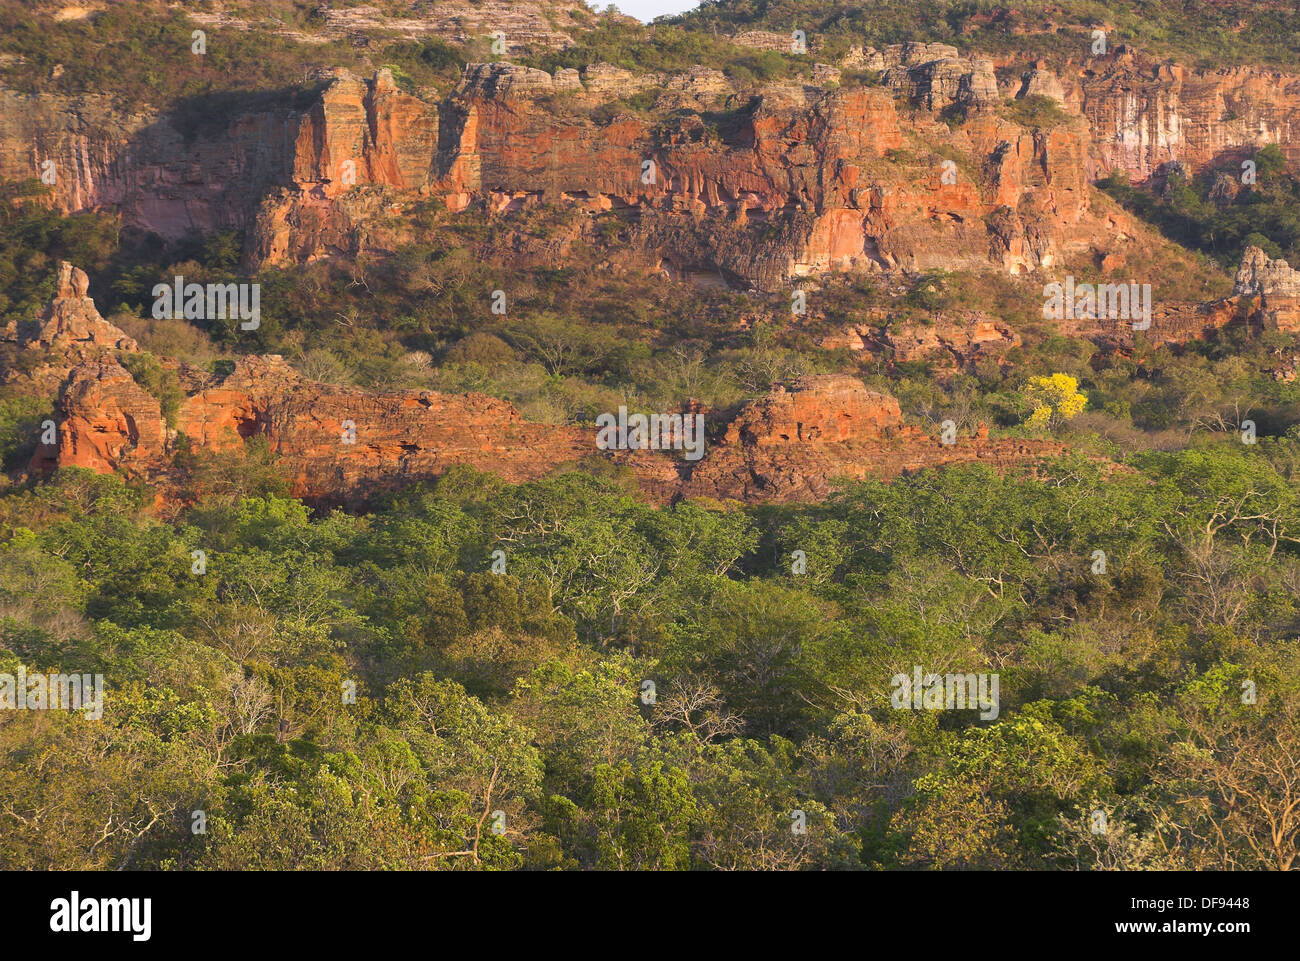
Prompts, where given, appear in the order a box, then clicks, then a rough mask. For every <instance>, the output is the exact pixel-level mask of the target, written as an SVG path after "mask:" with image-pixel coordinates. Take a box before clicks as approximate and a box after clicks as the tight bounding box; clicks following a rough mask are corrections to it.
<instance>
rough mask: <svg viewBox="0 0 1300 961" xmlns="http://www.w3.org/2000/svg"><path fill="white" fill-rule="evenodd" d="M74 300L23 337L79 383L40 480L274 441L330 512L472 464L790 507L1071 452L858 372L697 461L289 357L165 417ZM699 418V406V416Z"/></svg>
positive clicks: (782, 393)
mask: <svg viewBox="0 0 1300 961" xmlns="http://www.w3.org/2000/svg"><path fill="white" fill-rule="evenodd" d="M58 293H59V295H60V296H58V297H57V298H56V299H55V301H54V303H53V304H52V305H51V307H50V309H49V310H48V311H46V314H51V315H57V316H61V317H63V318H64V320H63V322H62V323H61V325H60V326H59V327H58V329H57V331H56V332H55V335H54V336H49V335H50V333H51V329H52V328H51V323H52V322H47V323H45V324H43V325H32V326H31V327H25V328H23V331H22V333H21V334H19V335H18V342H19V346H20V347H22V348H23V349H27V350H33V351H42V352H43V353H44V354H46V355H48V361H49V363H48V366H49V367H50V369H52V370H53V369H62V370H63V371H65V372H66V376H65V378H64V380H63V383H62V385H61V386H60V388H59V390H58V401H57V404H56V409H55V416H54V420H55V423H56V425H57V443H54V444H48V443H42V444H40V445H39V446H38V447H37V450H36V453H35V455H34V457H33V459H32V462H31V465H30V471H31V473H33V474H36V475H44V474H48V473H49V472H51V471H53V470H55V469H57V468H60V467H83V468H89V469H91V470H95V471H99V472H104V473H108V472H118V473H121V474H124V475H126V476H128V477H131V478H136V479H148V480H149V481H151V482H152V483H154V484H155V485H156V486H157V487H158V488H159V489H160V490H162V491H164V492H166V491H168V490H171V489H172V488H173V487H175V486H177V485H179V484H181V483H182V482H183V480H184V476H185V469H186V468H185V467H184V466H182V465H180V464H178V463H177V462H176V455H177V454H178V453H180V452H181V451H182V450H184V451H186V452H187V454H188V457H187V459H186V460H187V462H188V461H192V459H193V458H194V457H198V458H218V459H222V458H225V459H233V460H240V459H242V458H244V457H245V456H246V446H245V444H246V441H248V440H249V439H250V438H254V437H262V438H265V441H266V444H267V446H268V448H269V450H270V451H271V453H272V455H273V456H274V457H275V460H276V462H277V463H278V465H279V467H280V468H281V470H282V471H283V473H284V474H285V475H286V476H287V477H288V479H289V481H290V484H291V488H292V490H293V493H294V494H295V495H297V496H299V497H302V498H304V499H307V500H310V501H313V502H316V503H322V504H344V505H349V506H359V505H361V504H363V503H364V502H365V501H367V500H368V499H369V498H371V497H372V496H374V495H375V494H376V493H377V492H380V491H383V490H390V489H393V488H397V487H401V486H403V485H406V484H410V483H412V482H415V481H419V480H426V479H429V478H433V477H437V476H439V475H441V474H442V473H444V472H445V471H446V470H447V469H448V468H449V467H451V466H452V465H456V464H466V465H470V466H472V467H475V468H477V469H479V470H484V471H490V472H493V473H495V474H498V475H500V476H502V477H504V478H505V479H507V480H509V481H514V482H518V481H526V480H533V479H537V478H539V477H542V476H545V475H546V474H548V473H550V472H551V471H552V470H554V469H555V468H557V467H559V466H561V465H564V464H572V463H574V462H577V461H581V460H583V459H586V458H605V459H608V460H610V461H613V462H614V463H617V464H623V465H626V466H627V467H629V468H630V469H631V470H632V471H633V472H634V474H635V475H636V476H637V479H638V481H639V483H640V485H641V487H642V490H643V491H644V492H645V494H646V496H647V497H648V498H650V499H652V500H656V501H661V502H663V501H669V500H672V499H675V498H677V497H681V496H706V497H713V498H734V499H738V500H746V501H788V500H809V499H815V498H819V497H822V496H824V495H825V494H826V492H827V491H829V490H830V487H831V484H832V482H833V480H834V479H835V478H836V477H841V476H844V477H859V478H860V477H866V476H880V477H892V476H895V475H897V474H898V473H899V472H901V471H905V470H912V469H917V468H921V467H926V466H934V465H939V464H945V463H951V462H954V461H963V460H973V459H977V460H985V461H987V462H989V463H993V464H995V465H996V466H998V467H1000V468H1006V467H1010V466H1012V465H1013V464H1015V463H1017V462H1020V461H1024V460H1032V459H1034V458H1036V457H1040V456H1042V455H1044V454H1046V453H1051V452H1052V451H1054V450H1056V449H1057V448H1055V447H1054V445H1051V444H1041V443H1029V442H1000V441H990V440H989V439H988V438H987V434H986V433H984V434H982V435H977V436H976V437H973V438H970V437H967V438H960V439H957V440H956V442H955V443H953V444H941V443H939V442H938V441H936V440H934V439H933V438H930V437H928V436H926V435H925V434H924V433H923V432H922V431H920V430H919V429H918V428H916V427H911V426H908V425H905V424H904V423H903V419H902V414H901V412H900V410H899V406H898V401H897V400H895V399H894V398H892V397H889V396H887V395H884V394H879V393H874V392H871V391H868V390H867V389H866V388H865V387H864V386H863V385H862V383H861V382H860V381H858V380H857V379H855V378H852V377H847V376H842V375H825V376H818V377H806V378H802V379H800V380H797V381H794V382H792V383H790V384H785V385H781V386H778V387H776V388H774V389H773V390H772V392H771V393H770V394H769V395H768V396H767V397H764V398H761V399H759V400H757V401H754V402H753V403H751V404H749V405H748V406H746V407H745V408H743V409H742V410H741V411H740V412H739V413H738V414H736V416H735V417H734V418H732V419H731V420H730V421H729V422H727V423H725V425H718V426H719V427H720V428H721V429H720V430H716V431H714V432H713V433H714V434H715V435H717V436H718V438H719V439H718V440H717V441H716V442H710V443H708V444H706V446H705V449H704V456H703V459H695V460H692V459H690V458H686V457H684V456H682V453H681V452H680V451H670V450H664V449H659V450H655V449H644V448H643V449H606V448H605V447H603V446H601V445H599V444H598V443H597V441H598V434H597V431H596V429H595V428H594V427H577V426H556V425H550V424H538V423H531V422H529V421H526V420H525V419H524V418H523V417H522V416H521V415H520V414H519V412H518V411H517V410H516V409H515V408H514V407H513V406H512V405H510V404H509V403H506V402H505V401H502V400H499V399H496V398H493V397H488V396H484V395H479V394H455V395H452V394H441V393H436V392H433V391H423V390H399V391H385V392H370V391H365V390H360V389H357V388H351V387H338V386H331V385H327V384H320V383H314V382H312V381H308V380H306V379H305V378H303V377H302V376H300V375H299V374H298V373H297V372H296V371H295V370H294V369H293V368H292V367H291V366H290V365H289V364H287V363H286V362H285V361H284V360H283V358H281V357H279V356H275V355H272V356H266V357H244V358H241V359H239V360H238V361H237V362H236V363H235V364H234V365H233V369H230V370H226V371H224V372H221V373H213V372H211V371H207V370H202V369H199V368H196V367H192V366H189V365H186V364H177V363H172V362H168V361H164V362H163V363H164V364H165V366H166V367H167V368H168V369H169V370H170V372H171V373H172V374H174V375H175V380H176V382H177V384H178V385H179V387H180V388H181V392H182V393H183V397H181V398H180V399H179V400H178V402H176V403H174V404H173V405H172V408H171V409H170V410H168V411H167V412H166V413H164V410H163V403H162V401H161V400H160V399H159V398H158V397H157V396H155V395H154V394H153V393H151V392H150V391H149V390H148V389H146V387H145V386H144V385H143V384H141V383H139V382H137V380H136V379H135V377H134V376H133V375H132V373H131V370H129V369H128V366H129V365H128V363H127V361H129V360H130V357H129V355H130V354H132V353H133V352H134V351H135V349H136V348H135V344H134V343H133V342H131V341H130V340H129V339H128V338H125V337H124V335H122V333H121V331H119V330H117V328H115V327H113V326H112V325H110V324H108V323H107V322H105V321H104V320H103V319H102V318H101V317H99V315H98V313H97V312H96V311H95V307H94V303H93V301H91V299H90V298H89V297H88V296H86V281H85V275H84V274H83V273H81V272H80V271H78V270H76V269H75V268H73V267H71V265H68V264H65V265H63V268H62V270H61V271H60V287H59V291H58ZM69 304H72V305H75V306H69ZM74 315H75V317H76V318H77V321H76V323H75V324H74V323H72V322H71V320H70V318H72V317H73V316H74ZM8 333H11V334H12V333H14V332H13V331H9V332H8ZM35 338H42V339H35ZM695 411H696V409H695V408H694V407H691V406H690V405H688V409H687V410H686V413H687V414H688V415H689V414H693V413H694V412H695Z"/></svg>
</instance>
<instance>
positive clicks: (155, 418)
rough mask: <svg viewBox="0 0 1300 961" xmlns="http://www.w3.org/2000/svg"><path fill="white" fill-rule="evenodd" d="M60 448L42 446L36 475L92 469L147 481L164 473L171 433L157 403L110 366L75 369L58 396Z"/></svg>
mask: <svg viewBox="0 0 1300 961" xmlns="http://www.w3.org/2000/svg"><path fill="white" fill-rule="evenodd" d="M55 422H56V423H57V425H58V444H57V445H48V444H38V445H37V448H36V453H35V455H34V457H33V460H32V466H31V470H32V471H33V473H38V474H43V473H46V472H48V471H49V470H51V469H53V468H55V467H88V468H90V469H91V470H94V471H98V472H100V473H111V472H113V471H118V472H121V473H123V474H127V475H129V476H133V477H146V476H151V475H153V474H155V473H156V472H158V471H160V470H162V469H164V468H165V467H166V458H167V453H168V451H167V429H166V426H165V425H164V423H163V418H162V413H161V409H160V405H159V403H158V400H157V398H155V397H153V396H152V395H151V394H149V393H148V392H146V391H145V390H144V389H143V388H141V387H140V386H139V385H138V384H136V382H135V379H134V378H133V377H132V376H131V374H130V372H129V371H128V370H127V369H126V368H125V367H122V366H121V365H120V364H117V363H115V362H112V361H86V362H84V363H82V364H80V365H78V366H77V367H74V368H73V370H72V372H71V374H70V375H69V377H68V381H67V383H66V384H65V385H64V387H63V389H62V391H61V392H60V394H59V403H58V413H57V415H56V420H55Z"/></svg>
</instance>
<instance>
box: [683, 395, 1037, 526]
mask: <svg viewBox="0 0 1300 961" xmlns="http://www.w3.org/2000/svg"><path fill="white" fill-rule="evenodd" d="M950 439H951V440H952V443H944V442H943V440H942V438H936V437H931V436H929V435H927V434H926V433H925V432H923V431H922V430H921V429H920V428H919V427H915V426H911V425H907V424H904V422H903V418H902V414H901V412H900V410H899V406H898V401H897V400H895V399H894V398H893V397H890V396H888V395H885V394H878V393H875V392H873V391H868V390H867V389H866V388H865V387H864V386H863V385H862V383H861V382H860V381H858V380H857V379H856V378H854V377H848V376H844V375H837V374H832V375H824V376H819V377H808V378H803V379H801V380H798V381H795V382H793V383H791V384H789V385H781V386H777V387H775V388H774V389H773V390H772V393H771V394H770V395H769V396H768V397H766V398H764V399H762V400H759V401H755V402H754V403H753V404H751V405H750V406H749V407H747V408H746V409H745V410H743V411H742V412H741V413H740V414H739V416H737V418H736V419H735V420H734V421H733V422H732V423H731V424H729V425H728V427H727V430H726V432H725V434H724V437H723V440H722V442H721V443H720V444H718V445H716V446H715V447H713V448H712V450H710V452H709V454H708V456H707V457H706V458H705V459H704V460H703V461H701V462H700V464H699V466H698V467H696V468H695V469H694V470H692V472H691V473H690V476H689V477H688V478H687V479H686V481H685V483H684V485H683V488H682V490H683V493H684V494H686V495H687V496H691V497H716V498H730V499H735V500H743V501H760V502H762V501H817V500H821V499H823V498H825V497H826V496H827V495H828V494H829V493H831V491H832V490H833V488H834V482H835V480H836V479H837V478H847V479H851V480H861V479H863V478H866V477H878V478H883V479H890V478H894V477H897V476H898V475H900V474H903V473H906V472H910V471H915V470H921V469H924V468H927V467H936V466H941V465H944V464H953V463H964V462H978V463H985V464H989V465H990V466H992V467H994V468H995V469H998V470H1008V469H1010V468H1012V467H1014V466H1016V465H1017V464H1025V463H1028V462H1033V461H1034V460H1037V459H1039V458H1042V457H1047V456H1050V455H1053V454H1056V453H1060V452H1061V450H1062V447H1061V446H1060V445H1059V444H1055V443H1053V442H1050V441H1019V440H990V439H989V437H988V431H987V429H986V428H982V427H981V428H979V429H978V430H977V431H976V433H975V435H974V436H959V437H952V438H950Z"/></svg>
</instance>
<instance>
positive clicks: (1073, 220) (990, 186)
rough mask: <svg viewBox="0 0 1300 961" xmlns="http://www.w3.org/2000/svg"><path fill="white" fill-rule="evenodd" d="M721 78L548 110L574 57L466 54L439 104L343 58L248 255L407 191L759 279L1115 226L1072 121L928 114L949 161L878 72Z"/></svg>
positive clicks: (962, 261) (1088, 236)
mask: <svg viewBox="0 0 1300 961" xmlns="http://www.w3.org/2000/svg"><path fill="white" fill-rule="evenodd" d="M588 73H590V71H589V72H588ZM597 78H598V80H599V81H600V82H602V83H603V82H605V81H608V80H609V77H608V76H607V75H604V74H602V73H598V74H597ZM715 82H716V81H715V78H712V77H710V76H709V75H708V74H707V73H693V74H690V75H688V76H686V77H684V78H682V84H681V85H680V86H679V87H678V88H674V90H673V91H670V93H671V95H672V96H674V97H676V98H679V100H680V101H684V102H688V103H689V102H696V103H697V106H696V108H695V110H694V112H689V111H688V112H685V113H680V112H679V113H678V114H677V115H676V116H675V117H674V118H673V119H672V120H671V121H669V122H667V123H663V124H658V125H655V124H652V123H651V122H649V121H647V120H642V119H639V118H637V117H634V116H632V115H630V114H629V115H622V116H616V117H615V118H614V119H612V120H609V121H607V122H602V123H597V122H595V121H592V120H589V119H583V118H581V117H571V118H569V119H566V120H562V121H560V122H557V119H556V117H555V116H554V115H553V114H551V113H550V112H548V111H547V109H546V108H545V106H544V103H543V102H542V101H539V99H538V98H539V97H543V96H549V95H553V94H554V93H555V92H556V91H559V90H572V91H574V92H575V93H578V92H582V93H581V95H582V96H589V95H588V94H586V93H585V88H584V87H583V78H582V76H580V75H579V74H578V72H577V71H567V72H566V71H561V72H560V73H559V74H556V75H555V76H552V75H549V74H546V73H544V72H542V71H537V70H530V69H526V68H518V67H512V66H510V65H508V64H484V65H471V67H469V68H467V70H466V76H465V80H464V82H463V83H462V85H461V87H460V88H459V89H458V91H457V92H456V95H455V96H454V97H453V98H452V99H451V100H450V101H447V102H445V103H443V104H442V105H441V106H439V107H438V108H437V109H435V108H434V106H433V105H430V104H426V103H425V102H423V101H421V100H419V99H418V98H416V97H413V96H410V95H408V94H405V93H402V92H401V91H399V90H397V89H395V87H394V85H393V82H392V78H391V76H389V75H388V74H387V73H386V72H384V71H380V73H379V74H378V75H377V76H376V77H375V78H374V79H373V80H371V81H361V80H358V79H356V78H353V77H350V76H348V75H345V74H340V75H337V76H335V77H334V78H333V80H332V82H331V83H330V85H329V87H328V88H327V89H326V90H325V92H324V94H323V95H322V99H321V101H320V103H319V104H318V105H317V106H316V107H314V108H313V109H312V110H311V111H310V112H309V114H308V115H307V116H306V117H305V118H304V119H303V121H302V124H301V126H300V127H299V130H298V133H297V135H296V138H295V141H294V143H295V150H294V160H293V165H292V169H293V178H292V179H293V183H292V185H291V186H287V187H283V188H280V189H278V190H277V191H275V192H273V194H272V195H271V196H270V197H269V198H268V199H267V200H266V201H265V202H264V203H263V205H262V208H261V210H260V212H259V215H258V219H257V225H256V227H255V229H254V232H253V236H252V239H251V242H250V252H251V258H252V263H253V265H254V266H256V265H260V264H264V263H275V262H282V261H285V260H289V261H294V260H297V261H302V260H311V259H314V258H316V257H320V256H326V255H329V254H332V253H337V252H350V253H356V252H358V251H359V250H360V249H361V247H362V246H363V245H364V244H365V243H367V242H371V243H376V242H380V241H378V240H377V234H376V232H375V230H374V229H373V227H374V223H373V219H374V218H375V217H376V216H377V215H378V214H379V211H380V209H381V208H383V209H389V210H391V209H399V208H400V203H401V198H402V196H403V193H404V194H405V195H406V196H408V197H411V196H415V195H419V196H429V195H432V196H436V197H441V198H442V199H443V200H444V201H445V203H446V205H447V207H448V208H449V209H450V210H452V211H457V210H461V209H463V208H465V207H467V206H469V205H471V204H473V203H479V204H482V205H484V206H485V207H486V208H487V209H488V210H490V211H493V212H507V213H508V212H512V211H515V210H520V209H524V208H526V207H528V206H530V205H534V204H540V203H554V204H561V205H577V206H580V207H583V208H585V209H587V210H588V211H590V212H592V213H593V214H595V213H600V212H603V211H610V210H616V211H619V212H620V214H621V215H622V216H623V217H624V218H625V219H626V220H627V221H628V223H629V230H630V236H631V240H632V246H633V248H634V249H637V250H640V251H642V252H643V253H644V255H645V257H646V259H648V260H649V261H650V262H651V263H652V264H654V265H657V266H659V267H660V268H661V269H662V270H663V271H664V272H665V273H666V274H668V275H669V276H672V277H691V276H693V275H696V274H699V273H708V274H710V275H713V276H722V277H723V278H725V279H726V280H728V281H729V282H731V283H733V284H735V285H737V286H748V287H757V288H760V289H776V288H779V287H781V286H782V285H784V284H786V283H788V281H789V280H790V278H792V277H798V276H803V275H808V274H814V273H818V272H822V271H826V270H830V269H836V268H847V267H861V268H866V269H876V270H896V269H904V268H905V269H912V270H922V269H928V268H930V267H938V266H944V267H948V268H951V267H954V266H969V267H971V268H974V269H988V268H990V267H993V268H998V269H1003V270H1007V271H1011V272H1019V271H1021V270H1024V269H1028V268H1033V267H1036V266H1039V265H1044V264H1050V263H1052V262H1053V261H1054V260H1055V259H1057V258H1059V256H1060V255H1061V253H1062V252H1063V251H1065V250H1067V249H1072V248H1073V247H1076V246H1082V245H1084V244H1087V243H1090V242H1094V243H1095V242H1101V243H1104V242H1105V241H1106V238H1107V237H1108V236H1109V235H1110V234H1111V231H1110V230H1109V229H1108V228H1107V227H1106V226H1105V225H1103V224H1101V223H1099V222H1095V221H1093V220H1092V219H1090V217H1089V203H1088V195H1087V185H1086V183H1085V181H1084V179H1083V175H1082V171H1083V169H1084V166H1085V158H1086V144H1085V142H1084V138H1083V134H1082V128H1081V126H1079V127H1071V126H1069V125H1064V126H1061V127H1057V128H1055V129H1053V130H1050V131H1031V130H1026V129H1024V128H1022V127H1019V126H1017V125H1016V124H1013V123H1009V122H1006V121H1004V120H1001V119H999V118H998V117H996V116H994V115H992V114H989V115H987V116H981V117H978V118H976V119H974V120H972V121H971V122H969V123H967V124H966V125H964V126H963V127H961V128H960V129H959V130H957V131H955V132H954V131H952V130H950V129H949V128H948V127H947V126H946V125H943V124H941V123H938V122H935V121H929V122H928V124H929V125H928V126H927V127H926V128H925V135H926V137H927V138H929V139H930V140H931V141H932V142H934V143H936V144H939V145H945V146H946V147H947V148H948V149H950V150H951V151H952V153H953V155H955V156H959V157H969V158H971V159H970V161H969V162H966V163H964V164H963V165H961V166H959V165H958V163H957V162H955V161H950V162H948V163H947V164H945V162H944V159H943V157H941V156H938V155H931V156H929V157H925V156H921V155H917V154H915V153H914V152H913V151H911V150H906V149H904V141H905V139H906V138H905V130H904V123H903V121H902V120H901V119H900V116H899V114H898V112H897V110H896V107H895V98H894V97H893V96H892V95H891V94H890V93H889V92H888V91H887V90H884V89H878V88H865V87H856V88H852V89H844V90H821V89H817V88H812V87H792V88H770V89H768V90H766V91H764V92H763V94H762V95H761V96H760V97H758V98H756V99H755V100H754V101H752V102H745V103H732V104H731V109H730V110H729V112H727V114H726V116H725V118H724V120H722V121H718V122H720V123H723V124H725V127H717V126H715V125H714V123H715V121H713V120H706V117H707V116H708V115H707V114H702V113H701V112H700V111H699V107H698V102H704V101H708V100H710V99H712V98H713V97H714V96H716V93H714V87H713V84H714V83H715ZM667 95H669V94H668V93H666V94H665V96H667ZM590 96H594V95H590ZM398 129H400V130H402V131H405V133H404V136H402V137H397V136H395V135H394V131H396V130H398ZM435 143H436V144H437V149H436V150H434V149H432V148H433V145H434V144H435ZM345 165H346V171H347V174H346V175H344V173H342V171H343V170H344V169H345ZM375 188H386V189H385V190H381V191H376V190H375ZM394 191H395V193H394ZM395 205H396V206H395Z"/></svg>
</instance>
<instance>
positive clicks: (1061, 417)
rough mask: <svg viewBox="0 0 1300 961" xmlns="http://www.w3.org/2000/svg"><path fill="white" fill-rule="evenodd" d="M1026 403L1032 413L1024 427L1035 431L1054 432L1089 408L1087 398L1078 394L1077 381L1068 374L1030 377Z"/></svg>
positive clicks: (1026, 389)
mask: <svg viewBox="0 0 1300 961" xmlns="http://www.w3.org/2000/svg"><path fill="white" fill-rule="evenodd" d="M1025 399H1026V400H1027V401H1028V402H1029V409H1030V411H1031V413H1030V414H1029V418H1028V419H1027V420H1026V421H1025V423H1026V424H1027V425H1029V426H1030V427H1033V428H1036V429H1039V428H1046V429H1047V430H1054V429H1056V428H1057V427H1060V426H1061V424H1063V423H1065V422H1066V421H1067V420H1069V419H1070V418H1072V417H1077V416H1078V415H1079V414H1082V413H1083V409H1084V408H1085V407H1087V406H1088V398H1087V397H1086V396H1084V395H1083V394H1081V393H1080V392H1079V382H1078V380H1076V379H1075V378H1073V377H1071V376H1070V375H1069V374H1053V375H1052V376H1050V377H1030V378H1029V383H1028V384H1027V385H1026V386H1025Z"/></svg>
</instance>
